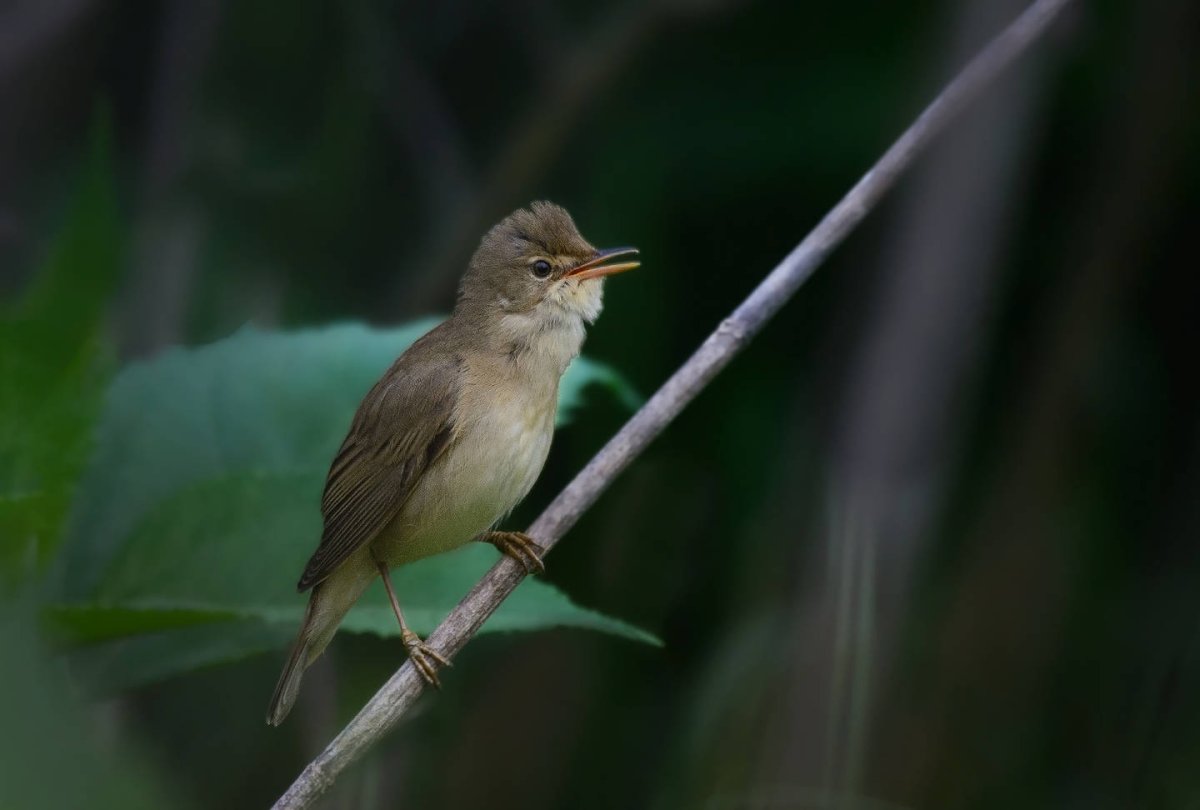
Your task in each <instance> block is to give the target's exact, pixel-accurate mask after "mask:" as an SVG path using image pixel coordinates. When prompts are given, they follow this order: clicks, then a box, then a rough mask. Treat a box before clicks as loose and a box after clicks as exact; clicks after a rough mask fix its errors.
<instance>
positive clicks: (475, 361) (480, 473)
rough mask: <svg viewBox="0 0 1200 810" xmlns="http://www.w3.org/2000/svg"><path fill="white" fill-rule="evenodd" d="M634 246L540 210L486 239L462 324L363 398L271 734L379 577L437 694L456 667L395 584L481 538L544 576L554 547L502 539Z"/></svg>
mask: <svg viewBox="0 0 1200 810" xmlns="http://www.w3.org/2000/svg"><path fill="white" fill-rule="evenodd" d="M636 253H637V250H636V249H634V248H614V249H611V250H597V249H596V248H594V247H592V246H591V245H590V244H589V243H588V242H587V240H585V239H584V238H583V237H582V236H580V234H579V231H578V230H577V229H576V227H575V223H574V222H573V221H572V219H571V215H570V214H568V213H567V212H566V211H565V210H564V209H562V208H560V207H559V206H557V205H554V204H552V203H548V202H535V203H533V204H532V205H531V206H530V207H529V208H528V209H521V210H519V211H516V212H514V213H513V214H511V215H510V216H508V217H507V218H506V219H505V220H504V221H503V222H501V223H500V224H499V225H496V226H495V227H494V228H492V229H491V230H490V231H488V233H487V235H485V236H484V237H483V240H482V241H481V242H480V245H479V249H478V250H476V252H475V255H474V256H473V257H472V259H471V263H470V265H469V266H468V268H467V272H466V275H464V276H463V279H462V283H461V284H460V285H459V289H458V301H457V303H456V304H455V307H454V313H453V314H452V315H451V316H450V318H449V319H448V320H446V321H445V322H443V323H442V324H440V325H438V326H436V327H434V328H433V329H431V330H430V331H429V332H428V333H427V334H426V335H425V336H424V337H422V338H421V339H420V340H418V341H416V342H415V343H414V344H413V345H412V346H411V347H409V349H408V350H407V351H406V352H404V354H402V355H401V356H400V358H399V359H398V360H397V361H396V362H395V363H394V364H392V367H391V368H390V369H388V371H387V373H385V374H384V375H383V377H382V378H381V379H380V380H379V382H377V383H376V384H375V387H374V388H372V389H371V390H370V392H368V394H367V395H366V397H364V398H363V401H362V404H360V405H359V406H358V412H357V413H356V414H355V415H354V421H353V423H352V424H351V425H350V433H349V435H347V436H346V440H345V441H344V442H342V447H341V449H340V450H339V451H338V453H337V455H336V456H335V457H334V459H333V464H332V465H331V466H330V468H329V475H328V477H327V479H326V481H325V494H324V496H323V497H322V499H321V514H322V515H323V516H324V519H325V528H324V532H323V533H322V535H321V543H320V545H319V546H318V547H317V550H316V552H315V553H314V554H313V555H312V558H311V559H310V560H309V561H308V565H307V566H306V567H305V569H304V573H303V575H302V576H301V577H300V583H299V586H298V587H299V589H300V590H301V591H306V590H308V589H309V588H312V589H313V591H312V596H311V597H310V598H309V600H308V609H307V610H306V611H305V614H304V624H303V625H302V626H301V628H300V634H299V635H298V636H297V638H296V642H295V645H294V646H293V648H292V652H291V656H290V658H289V659H288V662H287V665H286V666H284V668H283V674H282V675H280V677H279V683H278V684H277V685H276V687H275V694H274V695H273V696H272V697H271V705H270V708H269V709H268V711H267V722H268V723H269V724H271V725H279V724H280V723H281V722H283V719H284V718H285V717H287V714H288V712H289V711H290V710H291V708H292V704H293V703H294V702H295V700H296V695H297V693H298V691H299V689H300V679H301V677H302V676H303V674H304V670H305V669H307V668H308V666H309V665H311V664H312V662H313V661H314V660H316V658H317V656H319V655H320V654H321V653H322V652H323V651H324V649H325V647H326V646H327V645H328V644H329V641H330V640H331V639H332V638H333V635H334V633H335V632H337V628H338V625H339V624H341V621H342V618H343V617H344V616H345V615H346V613H347V611H349V610H350V608H351V606H352V605H353V604H354V603H355V602H356V601H358V598H359V597H360V596H361V595H362V592H363V591H364V590H365V589H366V587H367V585H369V584H370V583H371V581H372V580H373V579H375V577H377V576H382V577H383V584H384V586H385V587H386V589H387V593H388V598H389V599H390V600H391V603H392V609H393V611H394V612H395V614H396V619H397V620H398V621H399V622H400V635H401V639H402V641H403V642H404V647H405V649H407V651H408V655H409V657H410V658H412V661H413V664H414V665H415V666H416V668H417V670H418V671H419V672H420V673H421V675H422V676H424V678H425V680H426V681H428V682H429V683H431V684H433V685H434V686H437V685H438V675H437V666H438V665H439V664H448V663H449V662H448V661H446V659H445V658H443V657H442V656H441V655H439V654H438V653H437V652H436V651H434V650H432V649H430V648H429V647H428V646H427V645H426V644H425V643H424V642H423V641H421V639H420V637H419V636H417V634H416V633H414V632H413V631H412V630H410V629H409V627H408V625H407V623H405V621H404V613H403V612H401V610H400V603H399V601H398V600H397V598H396V594H395V592H394V591H393V590H392V584H391V581H390V579H389V574H388V572H389V571H390V569H391V568H393V567H395V566H398V565H403V564H404V563H408V562H412V561H413V560H417V559H420V558H422V557H427V556H429V555H431V554H438V553H440V552H443V551H449V550H451V549H454V548H457V547H459V546H461V545H463V544H464V543H467V542H469V541H471V540H481V541H484V542H488V543H492V544H494V545H495V546H496V547H497V548H499V549H500V550H501V551H502V552H504V553H505V554H508V555H510V556H512V557H514V558H516V559H517V560H519V561H520V562H521V563H522V564H523V565H524V566H525V569H526V570H527V571H529V572H530V573H534V572H538V571H541V570H542V560H541V549H540V548H539V547H538V546H537V544H536V543H534V541H533V540H532V539H531V538H530V537H529V536H528V535H525V534H523V533H521V532H502V531H493V528H494V527H495V526H496V524H497V523H498V522H499V521H500V520H501V519H502V518H503V517H504V516H505V515H507V514H508V513H509V511H510V510H512V508H513V507H514V506H516V505H517V503H519V502H520V501H521V499H522V498H524V497H525V495H526V494H527V493H528V492H529V489H530V488H531V487H532V486H533V482H534V481H535V480H537V477H538V474H539V473H541V471H542V465H543V464H544V463H545V461H546V454H547V453H548V452H549V450H550V439H551V438H552V436H553V433H554V415H555V410H556V409H557V405H558V382H559V379H560V378H561V377H562V374H563V372H564V371H566V368H567V364H568V363H570V362H571V359H572V358H574V357H575V356H576V355H577V354H579V348H580V346H581V344H582V343H583V337H584V325H585V324H588V323H591V322H592V321H594V320H595V319H596V317H597V316H598V315H599V314H600V307H601V296H602V285H603V282H602V278H603V277H604V276H607V275H611V274H613V273H619V272H621V271H624V270H630V269H632V268H634V267H637V266H638V262H636V261H624V262H615V261H611V260H613V259H620V258H626V257H629V256H633V255H635V254H636Z"/></svg>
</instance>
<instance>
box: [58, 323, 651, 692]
mask: <svg viewBox="0 0 1200 810" xmlns="http://www.w3.org/2000/svg"><path fill="white" fill-rule="evenodd" d="M435 323H436V321H433V320H429V321H423V322H420V323H415V324H412V325H409V326H406V327H403V328H400V329H394V330H375V329H371V328H368V327H365V326H361V325H356V324H346V325H337V326H331V327H325V328H320V329H310V330H303V331H297V332H290V333H269V332H262V331H259V330H256V329H243V330H242V331H240V332H239V333H238V334H236V335H234V336H232V337H230V338H228V339H226V340H223V341H220V342H218V343H215V344H212V345H210V346H205V347H202V348H198V349H176V350H172V351H169V352H166V353H164V354H163V355H161V356H160V357H158V358H157V359H155V360H152V361H150V362H148V363H143V364H139V365H135V366H132V367H130V368H128V369H126V370H125V371H124V372H122V373H121V374H120V375H119V376H118V377H117V379H116V381H115V382H114V384H113V386H112V388H111V390H110V392H109V395H108V399H107V403H106V406H105V410H104V415H103V418H102V421H101V426H100V429H99V431H98V437H97V445H96V453H95V456H94V458H93V460H92V464H91V466H90V468H89V470H88V472H87V474H86V475H85V477H84V480H83V483H82V486H81V488H80V491H79V494H78V497H77V499H76V502H75V505H74V509H73V511H72V516H71V521H70V525H69V531H68V544H67V547H66V549H65V550H64V552H65V553H64V558H63V566H62V588H61V599H62V601H61V602H60V604H59V605H57V606H56V607H54V608H53V609H52V610H50V611H49V614H48V615H49V618H50V619H51V621H52V623H53V624H54V625H55V626H56V627H57V628H58V630H59V631H60V632H61V633H62V634H63V635H64V636H65V638H67V639H68V640H70V641H73V642H75V643H82V642H97V643H99V642H106V641H107V642H110V643H111V642H112V640H113V639H124V640H123V641H121V642H120V647H119V648H114V650H112V651H110V653H111V654H110V655H106V654H105V653H103V652H96V651H91V652H89V656H90V657H91V658H92V659H93V660H98V661H103V662H104V664H103V666H99V667H94V669H96V671H98V672H102V673H103V676H102V677H100V678H99V680H100V681H101V682H103V683H106V684H113V685H128V684H132V683H139V682H143V681H145V680H146V679H148V678H156V677H162V676H163V675H165V674H172V673H174V672H179V671H183V670H185V669H188V668H191V667H194V666H198V665H200V664H206V663H215V662H218V661H222V660H228V659H229V658H231V657H238V656H241V655H247V654H250V653H252V652H257V651H259V650H262V649H267V648H270V647H274V646H278V645H279V644H281V643H283V640H285V639H286V638H287V637H288V636H289V635H290V634H291V633H292V632H294V630H295V628H296V626H297V624H298V622H299V620H300V617H301V615H302V613H303V608H304V604H305V601H306V598H307V597H306V596H304V595H300V594H297V593H296V592H295V588H294V583H295V579H296V576H297V575H298V573H299V571H300V570H302V568H303V566H304V562H305V560H306V559H307V557H308V555H309V554H310V553H311V552H312V550H313V548H314V547H315V544H316V541H317V538H318V537H319V536H320V532H321V516H320V511H319V503H320V496H321V488H322V484H323V482H324V477H325V472H326V470H327V468H328V465H329V459H330V458H332V456H333V454H334V453H335V451H336V449H337V447H338V445H339V444H340V442H341V440H342V437H343V436H344V435H345V431H346V429H347V428H348V426H349V423H350V420H351V418H352V416H353V413H354V410H355V408H356V407H357V404H358V402H359V401H360V399H361V398H362V396H363V394H365V392H366V391H367V389H368V388H369V387H370V386H371V385H372V384H373V383H374V381H375V380H376V379H378V377H379V376H380V374H382V373H383V371H384V370H385V369H386V368H387V367H388V366H389V365H390V364H391V362H392V361H393V360H394V359H395V357H396V356H397V355H398V354H400V353H401V352H402V351H403V350H404V349H405V348H406V347H407V346H408V345H409V344H410V343H411V342H412V341H413V340H415V339H416V338H417V337H419V336H420V335H421V334H423V333H424V332H425V331H427V330H428V329H429V328H431V327H432V326H433V325H434V324H435ZM593 383H599V384H602V385H604V386H606V387H608V388H609V389H611V390H613V391H614V392H615V393H616V394H617V396H618V397H619V398H620V399H621V400H622V401H624V402H626V403H631V402H632V401H634V400H635V399H636V395H635V394H634V393H633V392H632V391H631V390H630V389H629V387H628V385H626V384H625V383H624V382H623V381H622V380H621V378H620V377H619V376H618V375H617V374H616V373H614V372H613V371H612V370H611V369H609V368H607V367H606V366H603V365H602V364H599V363H595V362H591V361H585V360H581V361H577V364H576V365H574V366H573V367H572V368H571V369H570V370H569V371H568V373H567V375H566V376H565V377H564V380H563V384H562V386H561V390H562V403H563V407H562V408H561V409H560V422H561V420H562V419H566V418H569V417H570V415H571V414H572V413H573V412H574V411H575V410H576V409H577V408H578V407H579V406H580V404H581V403H582V395H581V391H582V389H583V388H585V387H586V386H588V385H591V384H593ZM496 556H497V555H496V552H495V550H494V549H491V548H490V547H485V546H482V545H472V546H469V547H467V548H463V549H461V550H459V551H457V552H454V553H451V554H445V555H440V556H437V557H433V558H430V559H427V560H422V561H420V562H418V563H415V564H413V565H410V566H405V567H403V568H401V569H399V570H398V571H397V572H396V574H395V575H394V581H395V583H396V587H397V589H398V590H399V592H400V594H401V596H402V598H403V600H404V605H405V613H406V615H407V616H408V617H409V618H410V620H411V621H412V623H413V625H414V626H415V628H417V629H418V630H419V631H420V632H428V631H429V630H431V629H432V628H433V627H434V626H435V625H436V623H437V622H438V621H439V620H440V619H441V618H442V617H443V616H444V615H445V614H446V613H447V612H448V611H449V610H450V609H451V608H452V607H453V606H454V605H455V604H456V603H457V602H458V601H459V599H461V598H462V596H464V595H465V594H466V592H467V591H468V590H469V589H470V587H471V586H472V585H473V584H474V583H475V581H476V580H477V579H478V577H479V576H480V575H481V574H482V573H483V572H484V571H485V570H486V569H487V567H488V566H489V565H491V564H492V563H493V562H494V561H495V559H496ZM214 622H219V623H220V624H215V625H213V626H212V627H207V628H206V627H203V625H205V624H211V623H214ZM198 625H199V626H198ZM343 626H344V627H345V628H346V629H348V630H351V631H355V632H372V633H377V634H380V635H395V634H396V632H397V627H396V622H395V619H394V618H393V617H392V616H391V612H390V609H389V608H388V605H387V602H386V600H385V598H384V594H383V590H382V588H381V587H380V586H379V583H376V585H375V586H373V587H372V588H371V589H369V590H368V592H367V593H366V594H365V595H364V597H363V598H362V600H360V603H359V605H358V606H356V607H355V609H354V610H353V611H351V613H350V615H349V616H348V617H347V618H346V621H345V623H344V625H343ZM552 626H573V627H585V628H591V629H596V630H602V631H606V632H610V633H615V634H618V635H621V636H624V637H627V638H632V639H637V640H640V641H648V642H652V643H653V642H655V639H654V638H653V637H652V636H650V635H649V634H647V633H645V632H643V631H641V630H638V629H637V628H634V627H631V626H629V625H627V624H625V623H622V622H620V621H617V620H615V619H611V618H608V617H605V616H602V615H600V614H597V613H594V612H592V611H589V610H585V609H583V608H581V607H579V606H577V605H575V604H573V603H571V601H570V600H569V599H567V597H566V596H564V595H563V594H561V593H559V592H558V591H556V590H555V589H554V588H553V587H552V586H550V585H548V584H546V583H544V582H540V581H532V580H531V581H528V582H526V583H525V584H524V585H522V587H521V588H520V589H519V590H518V592H517V593H516V594H514V595H513V597H512V598H510V599H509V600H508V601H507V602H506V603H505V605H504V606H503V607H501V609H500V610H499V611H498V612H497V614H496V615H495V616H494V617H493V618H492V620H491V621H489V622H488V623H487V624H486V625H485V627H484V630H485V631H497V630H533V629H538V628H543V627H552ZM221 628H225V633H224V634H223V631H222V629H221ZM281 628H283V629H285V630H286V632H283V633H282V634H281V632H280V629H281ZM184 629H186V632H183V630H184ZM172 631H175V632H172ZM139 634H145V637H144V638H142V639H140V641H141V642H143V643H141V644H139V643H138V641H139V639H130V638H127V637H129V636H136V635H139ZM114 662H116V663H114ZM120 662H125V663H124V665H122V664H121V663H120ZM122 666H124V668H122Z"/></svg>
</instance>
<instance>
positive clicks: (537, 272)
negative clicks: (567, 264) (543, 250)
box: [530, 259, 550, 278]
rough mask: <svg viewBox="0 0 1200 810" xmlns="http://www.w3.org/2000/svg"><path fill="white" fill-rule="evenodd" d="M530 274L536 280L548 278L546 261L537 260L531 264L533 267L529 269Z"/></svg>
mask: <svg viewBox="0 0 1200 810" xmlns="http://www.w3.org/2000/svg"><path fill="white" fill-rule="evenodd" d="M530 272H532V273H533V275H534V276H535V277H536V278H549V277H550V262H548V261H546V260H545V259H538V260H537V261H536V262H534V263H533V267H532V268H531V270H530Z"/></svg>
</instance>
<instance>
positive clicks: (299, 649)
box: [267, 590, 320, 726]
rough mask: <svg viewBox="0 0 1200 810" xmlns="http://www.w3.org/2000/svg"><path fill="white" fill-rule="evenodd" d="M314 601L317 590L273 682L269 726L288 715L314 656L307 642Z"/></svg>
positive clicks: (268, 715)
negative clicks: (284, 661)
mask: <svg viewBox="0 0 1200 810" xmlns="http://www.w3.org/2000/svg"><path fill="white" fill-rule="evenodd" d="M316 601H317V592H316V591H315V590H314V591H313V594H312V596H311V597H309V600H308V609H307V610H305V611H304V624H302V625H300V633H299V634H298V635H297V636H296V640H295V641H294V642H293V643H292V654H291V655H289V656H288V660H287V663H286V664H284V666H283V673H282V674H280V676H279V682H278V683H276V684H275V692H274V694H272V695H271V705H270V706H268V707H267V725H269V726H277V725H279V724H280V723H282V722H283V721H284V718H286V717H287V716H288V712H290V711H291V710H292V705H293V704H295V702H296V695H298V694H300V680H301V679H302V678H303V677H304V670H306V669H308V665H309V664H310V663H312V659H314V658H316V655H312V656H310V655H309V648H310V647H311V644H310V643H309V642H310V639H311V638H312V635H313V634H312V629H313V628H312V624H313V615H314V613H315V611H314V610H313V608H314V607H315V605H316ZM319 654H320V653H319V652H318V655H319Z"/></svg>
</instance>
